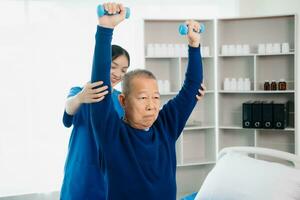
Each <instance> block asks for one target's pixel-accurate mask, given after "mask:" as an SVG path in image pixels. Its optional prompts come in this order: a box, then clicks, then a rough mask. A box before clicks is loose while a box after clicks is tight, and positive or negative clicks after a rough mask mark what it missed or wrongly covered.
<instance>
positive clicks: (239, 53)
mask: <svg viewBox="0 0 300 200" xmlns="http://www.w3.org/2000/svg"><path fill="white" fill-rule="evenodd" d="M236 54H237V55H241V54H243V46H242V45H241V44H237V45H236Z"/></svg>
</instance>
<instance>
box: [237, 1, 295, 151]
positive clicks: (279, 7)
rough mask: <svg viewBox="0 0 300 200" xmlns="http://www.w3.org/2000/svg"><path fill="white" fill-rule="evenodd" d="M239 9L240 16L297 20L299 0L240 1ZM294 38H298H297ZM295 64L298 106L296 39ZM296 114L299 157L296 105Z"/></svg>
mask: <svg viewBox="0 0 300 200" xmlns="http://www.w3.org/2000/svg"><path fill="white" fill-rule="evenodd" d="M239 4H240V5H239V7H240V16H255V15H262V16H265V15H281V14H282V15H284V14H297V15H298V18H299V15H300V1H299V0H251V1H249V0H240V2H239ZM296 30H297V34H298V35H299V33H300V26H299V20H298V23H297V28H296ZM298 35H297V36H296V37H299V36H298ZM296 44H297V50H296V51H297V58H298V60H297V62H296V71H295V73H296V76H297V78H298V81H297V83H296V86H297V88H296V89H297V92H298V95H297V96H296V100H297V102H298V104H299V100H300V96H299V91H300V90H299V89H300V81H299V77H300V70H299V65H298V64H299V58H300V51H299V50H298V49H299V47H300V40H299V38H297V41H296ZM295 111H296V113H297V115H296V122H295V125H296V126H297V133H296V146H297V149H296V153H297V154H298V155H300V135H299V126H298V125H299V124H300V117H299V113H300V106H299V105H298V107H297V108H295Z"/></svg>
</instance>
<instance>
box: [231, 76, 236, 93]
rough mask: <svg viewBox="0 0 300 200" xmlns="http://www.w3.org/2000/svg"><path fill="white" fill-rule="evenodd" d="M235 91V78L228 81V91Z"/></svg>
mask: <svg viewBox="0 0 300 200" xmlns="http://www.w3.org/2000/svg"><path fill="white" fill-rule="evenodd" d="M236 89H237V82H236V79H235V78H232V79H231V81H230V90H232V91H235V90H236Z"/></svg>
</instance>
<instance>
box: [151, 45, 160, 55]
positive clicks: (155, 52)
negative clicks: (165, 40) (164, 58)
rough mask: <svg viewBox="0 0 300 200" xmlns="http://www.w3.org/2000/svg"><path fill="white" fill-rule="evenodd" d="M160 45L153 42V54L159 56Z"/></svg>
mask: <svg viewBox="0 0 300 200" xmlns="http://www.w3.org/2000/svg"><path fill="white" fill-rule="evenodd" d="M160 52H161V46H160V44H158V43H155V44H154V54H153V56H160Z"/></svg>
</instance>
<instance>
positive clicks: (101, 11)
mask: <svg viewBox="0 0 300 200" xmlns="http://www.w3.org/2000/svg"><path fill="white" fill-rule="evenodd" d="M125 9H126V16H125V17H126V19H128V18H129V16H130V9H129V8H127V7H126V8H125ZM97 14H98V17H102V16H103V15H110V14H108V12H107V11H106V10H105V9H104V7H103V6H102V5H98V7H97Z"/></svg>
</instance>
